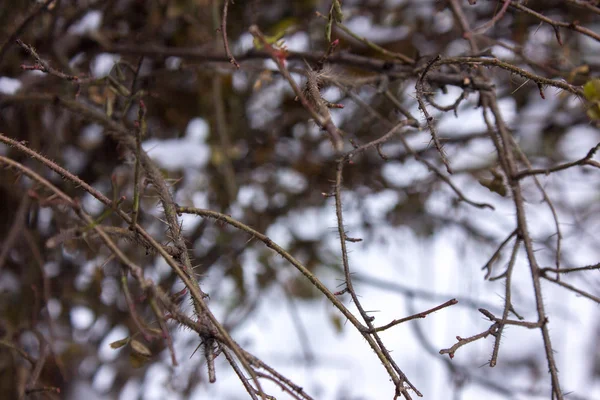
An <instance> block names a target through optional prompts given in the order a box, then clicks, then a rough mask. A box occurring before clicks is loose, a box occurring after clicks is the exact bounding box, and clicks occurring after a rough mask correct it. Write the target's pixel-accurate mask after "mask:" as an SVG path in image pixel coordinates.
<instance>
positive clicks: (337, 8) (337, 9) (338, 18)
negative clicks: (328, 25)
mask: <svg viewBox="0 0 600 400" xmlns="http://www.w3.org/2000/svg"><path fill="white" fill-rule="evenodd" d="M332 7H333V18H334V19H335V22H338V23H341V22H342V20H343V19H344V14H343V13H342V5H341V4H340V0H333V5H332Z"/></svg>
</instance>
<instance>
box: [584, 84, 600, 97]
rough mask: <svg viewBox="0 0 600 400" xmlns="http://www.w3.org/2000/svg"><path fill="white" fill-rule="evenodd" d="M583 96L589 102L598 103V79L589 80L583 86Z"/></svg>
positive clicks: (599, 93) (599, 87)
mask: <svg viewBox="0 0 600 400" xmlns="http://www.w3.org/2000/svg"><path fill="white" fill-rule="evenodd" d="M583 95H584V96H585V98H586V99H588V100H589V101H600V79H591V80H589V81H587V82H586V83H585V85H583Z"/></svg>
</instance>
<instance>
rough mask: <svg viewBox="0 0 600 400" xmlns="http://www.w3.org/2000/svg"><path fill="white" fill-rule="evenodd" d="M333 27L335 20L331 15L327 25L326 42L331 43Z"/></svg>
mask: <svg viewBox="0 0 600 400" xmlns="http://www.w3.org/2000/svg"><path fill="white" fill-rule="evenodd" d="M332 26H333V19H332V18H331V14H329V20H328V21H327V25H325V40H327V43H331V28H332Z"/></svg>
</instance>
